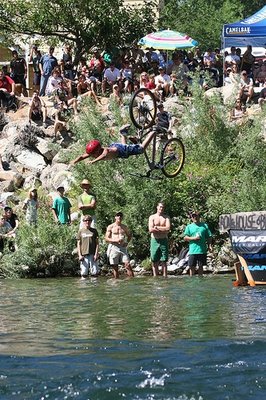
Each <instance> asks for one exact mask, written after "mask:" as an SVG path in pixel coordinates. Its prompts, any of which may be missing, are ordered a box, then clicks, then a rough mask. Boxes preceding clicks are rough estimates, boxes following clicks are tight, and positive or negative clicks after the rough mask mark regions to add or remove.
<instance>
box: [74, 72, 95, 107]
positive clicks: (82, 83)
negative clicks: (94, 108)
mask: <svg viewBox="0 0 266 400" xmlns="http://www.w3.org/2000/svg"><path fill="white" fill-rule="evenodd" d="M77 93H78V98H77V100H81V99H83V98H85V97H90V98H91V99H93V100H94V101H95V103H96V104H98V105H101V102H100V100H99V99H98V97H97V95H96V93H95V92H94V90H93V89H92V85H91V81H90V78H87V77H86V75H84V74H82V75H80V77H79V79H78V84H77Z"/></svg>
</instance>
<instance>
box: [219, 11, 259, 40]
mask: <svg viewBox="0 0 266 400" xmlns="http://www.w3.org/2000/svg"><path fill="white" fill-rule="evenodd" d="M222 41H223V43H222V44H223V48H225V47H231V46H236V47H246V46H247V45H251V46H252V47H264V48H266V6H264V7H263V8H262V9H261V10H260V11H258V12H256V13H255V14H254V15H252V16H251V17H248V18H246V19H243V20H241V21H239V22H234V23H233V24H226V25H224V26H223V37H222Z"/></svg>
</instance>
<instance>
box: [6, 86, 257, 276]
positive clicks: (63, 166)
mask: <svg viewBox="0 0 266 400" xmlns="http://www.w3.org/2000/svg"><path fill="white" fill-rule="evenodd" d="M214 90H215V89H211V91H212V93H209V94H208V95H213V91H214ZM209 92H210V91H209ZM46 101H47V100H46ZM101 101H102V107H101V110H100V111H101V113H102V115H103V118H104V119H105V121H106V126H109V127H110V128H115V129H116V128H117V127H116V126H115V122H114V116H113V114H112V112H111V111H110V110H109V108H108V101H107V99H102V100H101ZM187 104H191V107H193V106H192V99H191V98H188V99H184V100H180V99H179V98H177V97H173V98H169V99H167V101H166V102H165V109H166V110H168V111H170V112H172V113H173V114H174V115H175V124H174V130H176V131H181V132H183V133H182V134H184V135H186V132H189V129H187V127H184V126H182V127H181V125H180V121H181V116H182V114H183V112H184V109H185V108H186V107H187ZM47 105H48V108H49V110H50V111H49V112H48V116H49V118H50V123H49V124H48V127H47V128H45V129H44V128H43V127H42V126H40V125H36V124H34V123H32V124H29V123H28V120H27V115H28V100H27V99H22V100H21V108H20V109H19V110H18V111H17V112H15V113H13V112H9V113H7V114H6V113H1V114H0V154H1V156H2V163H3V168H2V169H1V170H0V193H1V194H0V202H1V203H2V204H6V203H8V204H11V205H14V206H15V210H16V208H19V207H20V205H21V201H22V194H23V196H25V194H26V192H27V191H28V190H29V189H30V188H32V187H33V186H35V187H38V188H40V190H41V191H42V193H44V194H45V195H46V196H47V197H48V195H50V196H51V197H53V196H54V189H55V188H56V187H57V186H58V185H59V184H60V185H63V186H64V187H65V188H66V190H67V191H68V190H70V189H71V188H72V186H73V185H75V177H74V175H73V171H71V170H69V168H68V165H69V164H68V161H69V159H70V158H72V153H73V148H74V146H75V142H76V138H75V134H74V133H73V131H72V129H71V126H72V124H75V121H70V122H69V129H67V130H66V131H65V132H62V135H61V138H60V139H58V140H56V141H55V140H54V135H53V120H52V115H51V109H52V104H49V102H48V101H47ZM252 109H253V111H254V113H255V112H257V111H256V110H257V107H256V106H254V108H252ZM254 113H253V114H254ZM250 114H252V113H250ZM251 118H253V115H252V117H251ZM48 198H49V197H48ZM46 229H48V230H49V229H51V228H50V227H48V228H46ZM71 229H72V231H71V234H72V238H71V240H72V242H71V243H72V244H73V246H72V244H71V246H72V247H71V246H69V248H70V247H71V251H69V248H68V251H66V252H64V248H63V247H62V248H58V249H57V250H58V251H57V252H56V254H55V252H54V247H52V246H51V248H49V246H48V247H46V248H44V249H42V251H40V256H38V257H39V258H38V267H36V266H32V265H31V260H30V255H27V257H24V255H23V254H22V251H23V250H22V249H20V251H21V254H20V257H21V261H20V265H19V264H17V265H16V268H15V269H16V272H14V275H15V274H17V275H18V276H30V277H44V276H45V277H48V276H58V275H61V276H62V275H68V276H69V275H78V271H79V266H78V261H77V256H76V254H72V251H73V249H74V243H75V236H74V234H75V230H77V229H78V224H76V226H73V228H71ZM43 230H45V229H43ZM59 234H60V233H58V232H55V233H54V235H59ZM69 236H71V235H70V234H69ZM51 237H52V236H51ZM40 243H46V242H45V241H43V242H40ZM69 243H70V242H69ZM39 246H43V247H45V246H44V245H42V244H40V245H39ZM34 250H36V249H34ZM27 251H28V250H27ZM12 259H13V258H12V255H10V258H8V260H9V262H10V264H12V262H13V261H12ZM36 259H37V257H36ZM235 261H236V258H235V255H234V254H233V253H231V251H230V245H228V244H227V245H226V247H225V248H224V249H222V250H220V251H219V253H217V254H216V255H215V256H213V255H210V256H209V258H208V265H207V269H206V273H225V272H231V271H232V270H233V264H234V262H235ZM132 263H133V264H134V270H135V273H136V274H150V266H149V263H148V262H142V263H139V262H138V261H136V260H132ZM5 264H6V265H7V264H8V261H6V262H5ZM101 265H102V273H103V274H110V273H111V272H110V269H108V268H107V266H106V262H105V261H102V262H101ZM168 271H169V274H174V275H182V274H183V275H185V274H187V272H188V269H187V264H186V262H185V261H184V260H183V259H182V260H180V259H179V258H178V257H177V256H175V257H174V256H172V257H171V259H170V262H169V266H168ZM6 274H7V267H6V269H4V270H2V272H1V268H0V276H6Z"/></svg>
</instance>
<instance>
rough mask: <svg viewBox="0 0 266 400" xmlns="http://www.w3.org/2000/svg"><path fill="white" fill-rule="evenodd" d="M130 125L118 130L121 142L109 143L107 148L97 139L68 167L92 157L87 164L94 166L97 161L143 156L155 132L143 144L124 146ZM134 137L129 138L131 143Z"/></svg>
mask: <svg viewBox="0 0 266 400" xmlns="http://www.w3.org/2000/svg"><path fill="white" fill-rule="evenodd" d="M129 127H130V125H124V126H122V127H121V128H120V130H119V132H120V134H121V137H122V139H121V142H119V143H111V144H110V145H109V146H108V147H102V145H101V143H100V141H99V140H97V139H93V140H91V141H90V142H89V143H88V144H87V145H86V153H84V154H82V155H80V156H78V157H77V158H75V160H72V161H71V162H70V165H75V164H77V163H78V162H80V161H83V160H85V159H86V158H88V157H93V158H94V160H91V161H89V162H87V163H88V164H94V163H95V162H98V161H104V160H113V159H116V158H128V157H130V156H135V155H139V154H143V152H144V150H145V149H146V148H147V146H148V145H149V143H150V142H151V140H152V139H153V137H154V135H155V134H156V130H153V131H152V132H150V133H149V134H148V135H147V136H146V138H145V140H144V141H143V143H140V144H126V137H127V135H128V130H129ZM135 139H136V138H135V137H133V138H131V141H134V142H135Z"/></svg>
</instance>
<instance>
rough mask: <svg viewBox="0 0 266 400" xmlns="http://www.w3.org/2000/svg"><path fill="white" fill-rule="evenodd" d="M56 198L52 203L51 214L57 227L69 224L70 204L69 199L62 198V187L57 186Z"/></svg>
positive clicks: (63, 191) (63, 190)
mask: <svg viewBox="0 0 266 400" xmlns="http://www.w3.org/2000/svg"><path fill="white" fill-rule="evenodd" d="M56 190H57V192H58V197H56V198H55V199H54V201H53V206H52V212H53V217H54V220H55V222H57V223H58V224H59V225H66V224H71V215H70V209H71V207H72V206H71V203H70V201H69V199H68V198H67V197H66V196H64V193H65V189H64V187H63V186H59V187H58V188H57V189H56Z"/></svg>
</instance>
